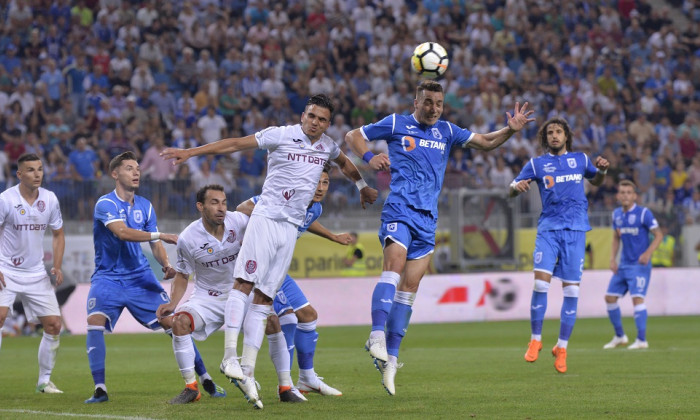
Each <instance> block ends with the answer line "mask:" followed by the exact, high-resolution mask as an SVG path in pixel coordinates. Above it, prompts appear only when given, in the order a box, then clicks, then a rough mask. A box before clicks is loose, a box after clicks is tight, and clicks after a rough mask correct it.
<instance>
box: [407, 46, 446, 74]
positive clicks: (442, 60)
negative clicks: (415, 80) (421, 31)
mask: <svg viewBox="0 0 700 420" xmlns="http://www.w3.org/2000/svg"><path fill="white" fill-rule="evenodd" d="M449 62H450V59H449V58H448V57H447V51H446V50H445V48H444V47H443V46H442V45H440V44H438V43H437V42H424V43H422V44H420V45H419V46H417V47H416V49H415V50H413V56H411V66H412V67H413V70H415V72H416V73H418V74H419V75H421V76H423V77H427V78H429V79H435V78H436V77H439V76H442V75H443V74H444V73H445V71H446V70H447V65H448V64H449Z"/></svg>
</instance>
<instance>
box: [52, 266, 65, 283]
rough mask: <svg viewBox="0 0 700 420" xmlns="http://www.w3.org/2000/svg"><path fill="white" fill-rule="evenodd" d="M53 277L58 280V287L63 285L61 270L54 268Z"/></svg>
mask: <svg viewBox="0 0 700 420" xmlns="http://www.w3.org/2000/svg"><path fill="white" fill-rule="evenodd" d="M51 275H52V276H54V277H55V278H56V286H60V285H61V283H63V271H61V269H60V268H56V267H52V268H51Z"/></svg>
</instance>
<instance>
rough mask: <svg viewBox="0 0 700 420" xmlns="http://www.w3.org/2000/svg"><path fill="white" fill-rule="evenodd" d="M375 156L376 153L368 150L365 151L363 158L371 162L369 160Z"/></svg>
mask: <svg viewBox="0 0 700 420" xmlns="http://www.w3.org/2000/svg"><path fill="white" fill-rule="evenodd" d="M373 157H374V153H372V152H370V151H368V152H367V153H365V154H364V155H362V160H364V161H365V162H367V163H369V161H370V160H372V158H373Z"/></svg>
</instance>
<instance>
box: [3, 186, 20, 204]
mask: <svg viewBox="0 0 700 420" xmlns="http://www.w3.org/2000/svg"><path fill="white" fill-rule="evenodd" d="M18 197H19V184H17V185H15V186H13V187H10V188H8V189H6V190H5V191H3V192H2V193H0V199H1V200H3V201H8V202H12V201H15V200H16V199H17V198H18Z"/></svg>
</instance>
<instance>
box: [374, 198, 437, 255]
mask: <svg viewBox="0 0 700 420" xmlns="http://www.w3.org/2000/svg"><path fill="white" fill-rule="evenodd" d="M436 227H437V218H436V217H434V216H433V214H432V213H431V212H429V211H427V210H417V209H414V208H412V207H410V206H407V205H404V204H399V203H386V204H384V209H383V210H382V226H381V228H380V229H379V241H380V242H381V243H382V247H385V246H386V245H387V240H388V239H391V240H392V241H394V242H396V243H398V244H399V245H401V246H402V247H404V248H405V249H406V258H407V259H409V260H417V259H419V258H423V257H425V256H427V255H430V254H432V253H433V251H435V229H436Z"/></svg>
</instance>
